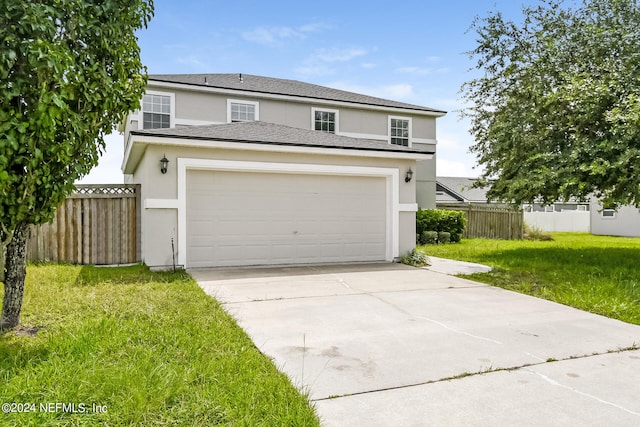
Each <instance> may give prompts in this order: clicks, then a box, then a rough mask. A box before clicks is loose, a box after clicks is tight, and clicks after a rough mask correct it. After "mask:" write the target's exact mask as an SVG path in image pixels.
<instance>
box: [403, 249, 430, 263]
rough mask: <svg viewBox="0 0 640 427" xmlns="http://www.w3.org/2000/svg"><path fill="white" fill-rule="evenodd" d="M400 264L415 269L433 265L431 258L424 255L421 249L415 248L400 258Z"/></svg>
mask: <svg viewBox="0 0 640 427" xmlns="http://www.w3.org/2000/svg"><path fill="white" fill-rule="evenodd" d="M400 262H402V263H403V264H407V265H411V266H413V267H424V266H427V265H431V263H430V262H429V257H428V256H426V255H425V254H424V252H422V251H421V250H420V249H416V248H413V250H412V251H411V252H409V253H407V254H406V255H403V256H402V257H401V258H400Z"/></svg>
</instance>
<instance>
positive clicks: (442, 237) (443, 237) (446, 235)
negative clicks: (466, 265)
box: [438, 231, 451, 243]
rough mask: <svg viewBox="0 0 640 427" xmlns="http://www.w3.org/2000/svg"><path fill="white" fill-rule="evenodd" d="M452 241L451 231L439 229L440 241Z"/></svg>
mask: <svg viewBox="0 0 640 427" xmlns="http://www.w3.org/2000/svg"><path fill="white" fill-rule="evenodd" d="M449 242H451V233H449V232H448V231H439V232H438V243H449Z"/></svg>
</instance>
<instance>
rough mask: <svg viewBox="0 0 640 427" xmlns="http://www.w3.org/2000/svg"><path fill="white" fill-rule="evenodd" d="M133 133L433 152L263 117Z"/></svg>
mask: <svg viewBox="0 0 640 427" xmlns="http://www.w3.org/2000/svg"><path fill="white" fill-rule="evenodd" d="M131 134H132V135H146V136H157V137H165V138H185V139H198V140H208V141H230V142H244V143H254V144H276V145H291V146H301V147H318V148H338V149H352V150H368V151H383V152H397V153H416V154H433V152H432V151H423V150H421V149H416V148H409V147H402V146H399V145H391V144H389V143H387V142H386V141H380V140H375V139H360V138H350V137H347V136H341V135H334V134H332V133H326V132H319V131H315V130H308V129H299V128H294V127H290V126H283V125H277V124H273V123H266V122H260V121H252V122H237V123H227V124H218V125H202V126H184V127H177V128H168V129H149V130H137V131H132V132H131Z"/></svg>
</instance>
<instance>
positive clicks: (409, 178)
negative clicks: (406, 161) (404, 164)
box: [404, 168, 413, 182]
mask: <svg viewBox="0 0 640 427" xmlns="http://www.w3.org/2000/svg"><path fill="white" fill-rule="evenodd" d="M411 178H413V171H412V170H411V168H409V170H408V171H407V174H406V175H405V176H404V182H410V181H411Z"/></svg>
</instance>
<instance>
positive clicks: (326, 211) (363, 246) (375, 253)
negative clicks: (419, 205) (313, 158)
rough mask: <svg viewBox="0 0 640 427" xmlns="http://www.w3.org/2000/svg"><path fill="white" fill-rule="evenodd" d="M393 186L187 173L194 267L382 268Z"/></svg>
mask: <svg viewBox="0 0 640 427" xmlns="http://www.w3.org/2000/svg"><path fill="white" fill-rule="evenodd" d="M386 215H387V214H386V181H385V179H384V178H377V177H358V176H333V175H304V174H303V175H294V174H284V173H256V172H226V171H225V172H218V171H188V173H187V266H188V267H211V266H236V265H266V264H296V263H320V262H343V261H379V260H384V259H385V254H386Z"/></svg>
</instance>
